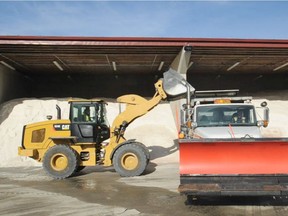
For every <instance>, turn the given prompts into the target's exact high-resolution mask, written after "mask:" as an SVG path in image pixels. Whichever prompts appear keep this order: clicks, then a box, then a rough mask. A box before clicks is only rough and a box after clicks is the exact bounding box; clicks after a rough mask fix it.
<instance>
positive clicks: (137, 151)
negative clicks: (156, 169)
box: [113, 143, 148, 177]
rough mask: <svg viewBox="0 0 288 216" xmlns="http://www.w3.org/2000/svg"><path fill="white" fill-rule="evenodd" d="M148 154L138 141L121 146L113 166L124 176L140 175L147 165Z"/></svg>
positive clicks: (115, 155) (116, 152)
mask: <svg viewBox="0 0 288 216" xmlns="http://www.w3.org/2000/svg"><path fill="white" fill-rule="evenodd" d="M147 161H148V158H147V154H146V153H145V151H144V150H143V148H142V147H141V146H139V145H137V144H136V143H129V144H126V145H122V146H120V147H119V148H118V149H117V150H116V151H115V154H114V156H113V166H114V168H115V170H116V172H118V173H119V174H120V176H123V177H131V176H139V175H141V174H142V173H143V172H144V170H145V168H146V166H147Z"/></svg>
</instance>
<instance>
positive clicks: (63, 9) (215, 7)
mask: <svg viewBox="0 0 288 216" xmlns="http://www.w3.org/2000/svg"><path fill="white" fill-rule="evenodd" d="M0 35H20V36H84V37H85V36H88V37H90V36H92V37H181V38H183V37H184V38H244V39H247V38H248V39H288V1H232V0H231V1H229V0H226V1H212V0H211V1H1V0H0Z"/></svg>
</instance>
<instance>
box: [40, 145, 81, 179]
mask: <svg viewBox="0 0 288 216" xmlns="http://www.w3.org/2000/svg"><path fill="white" fill-rule="evenodd" d="M78 164H79V159H78V155H77V153H76V152H75V151H74V150H73V149H72V148H70V147H69V146H67V145H55V146H53V147H52V148H50V149H49V150H48V151H47V152H46V153H45V155H44V158H43V168H44V170H45V171H46V173H47V174H48V175H49V176H51V177H53V178H55V179H64V178H68V177H70V176H71V175H73V174H74V173H75V172H76V170H77V169H78Z"/></svg>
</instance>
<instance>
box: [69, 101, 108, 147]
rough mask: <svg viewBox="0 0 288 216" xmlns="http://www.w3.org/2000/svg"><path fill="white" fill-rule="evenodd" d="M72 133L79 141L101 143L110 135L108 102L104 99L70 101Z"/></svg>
mask: <svg viewBox="0 0 288 216" xmlns="http://www.w3.org/2000/svg"><path fill="white" fill-rule="evenodd" d="M69 103H70V121H71V135H72V136H76V137H77V140H78V142H82V143H92V142H93V143H94V142H95V143H101V142H103V141H104V140H106V139H108V138H109V137H110V129H109V124H108V121H107V118H106V103H105V102H104V101H102V100H94V101H85V100H80V101H75V100H73V101H69Z"/></svg>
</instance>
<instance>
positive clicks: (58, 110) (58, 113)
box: [56, 104, 61, 119]
mask: <svg viewBox="0 0 288 216" xmlns="http://www.w3.org/2000/svg"><path fill="white" fill-rule="evenodd" d="M56 109H57V119H61V108H60V107H59V106H58V105H57V104H56Z"/></svg>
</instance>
